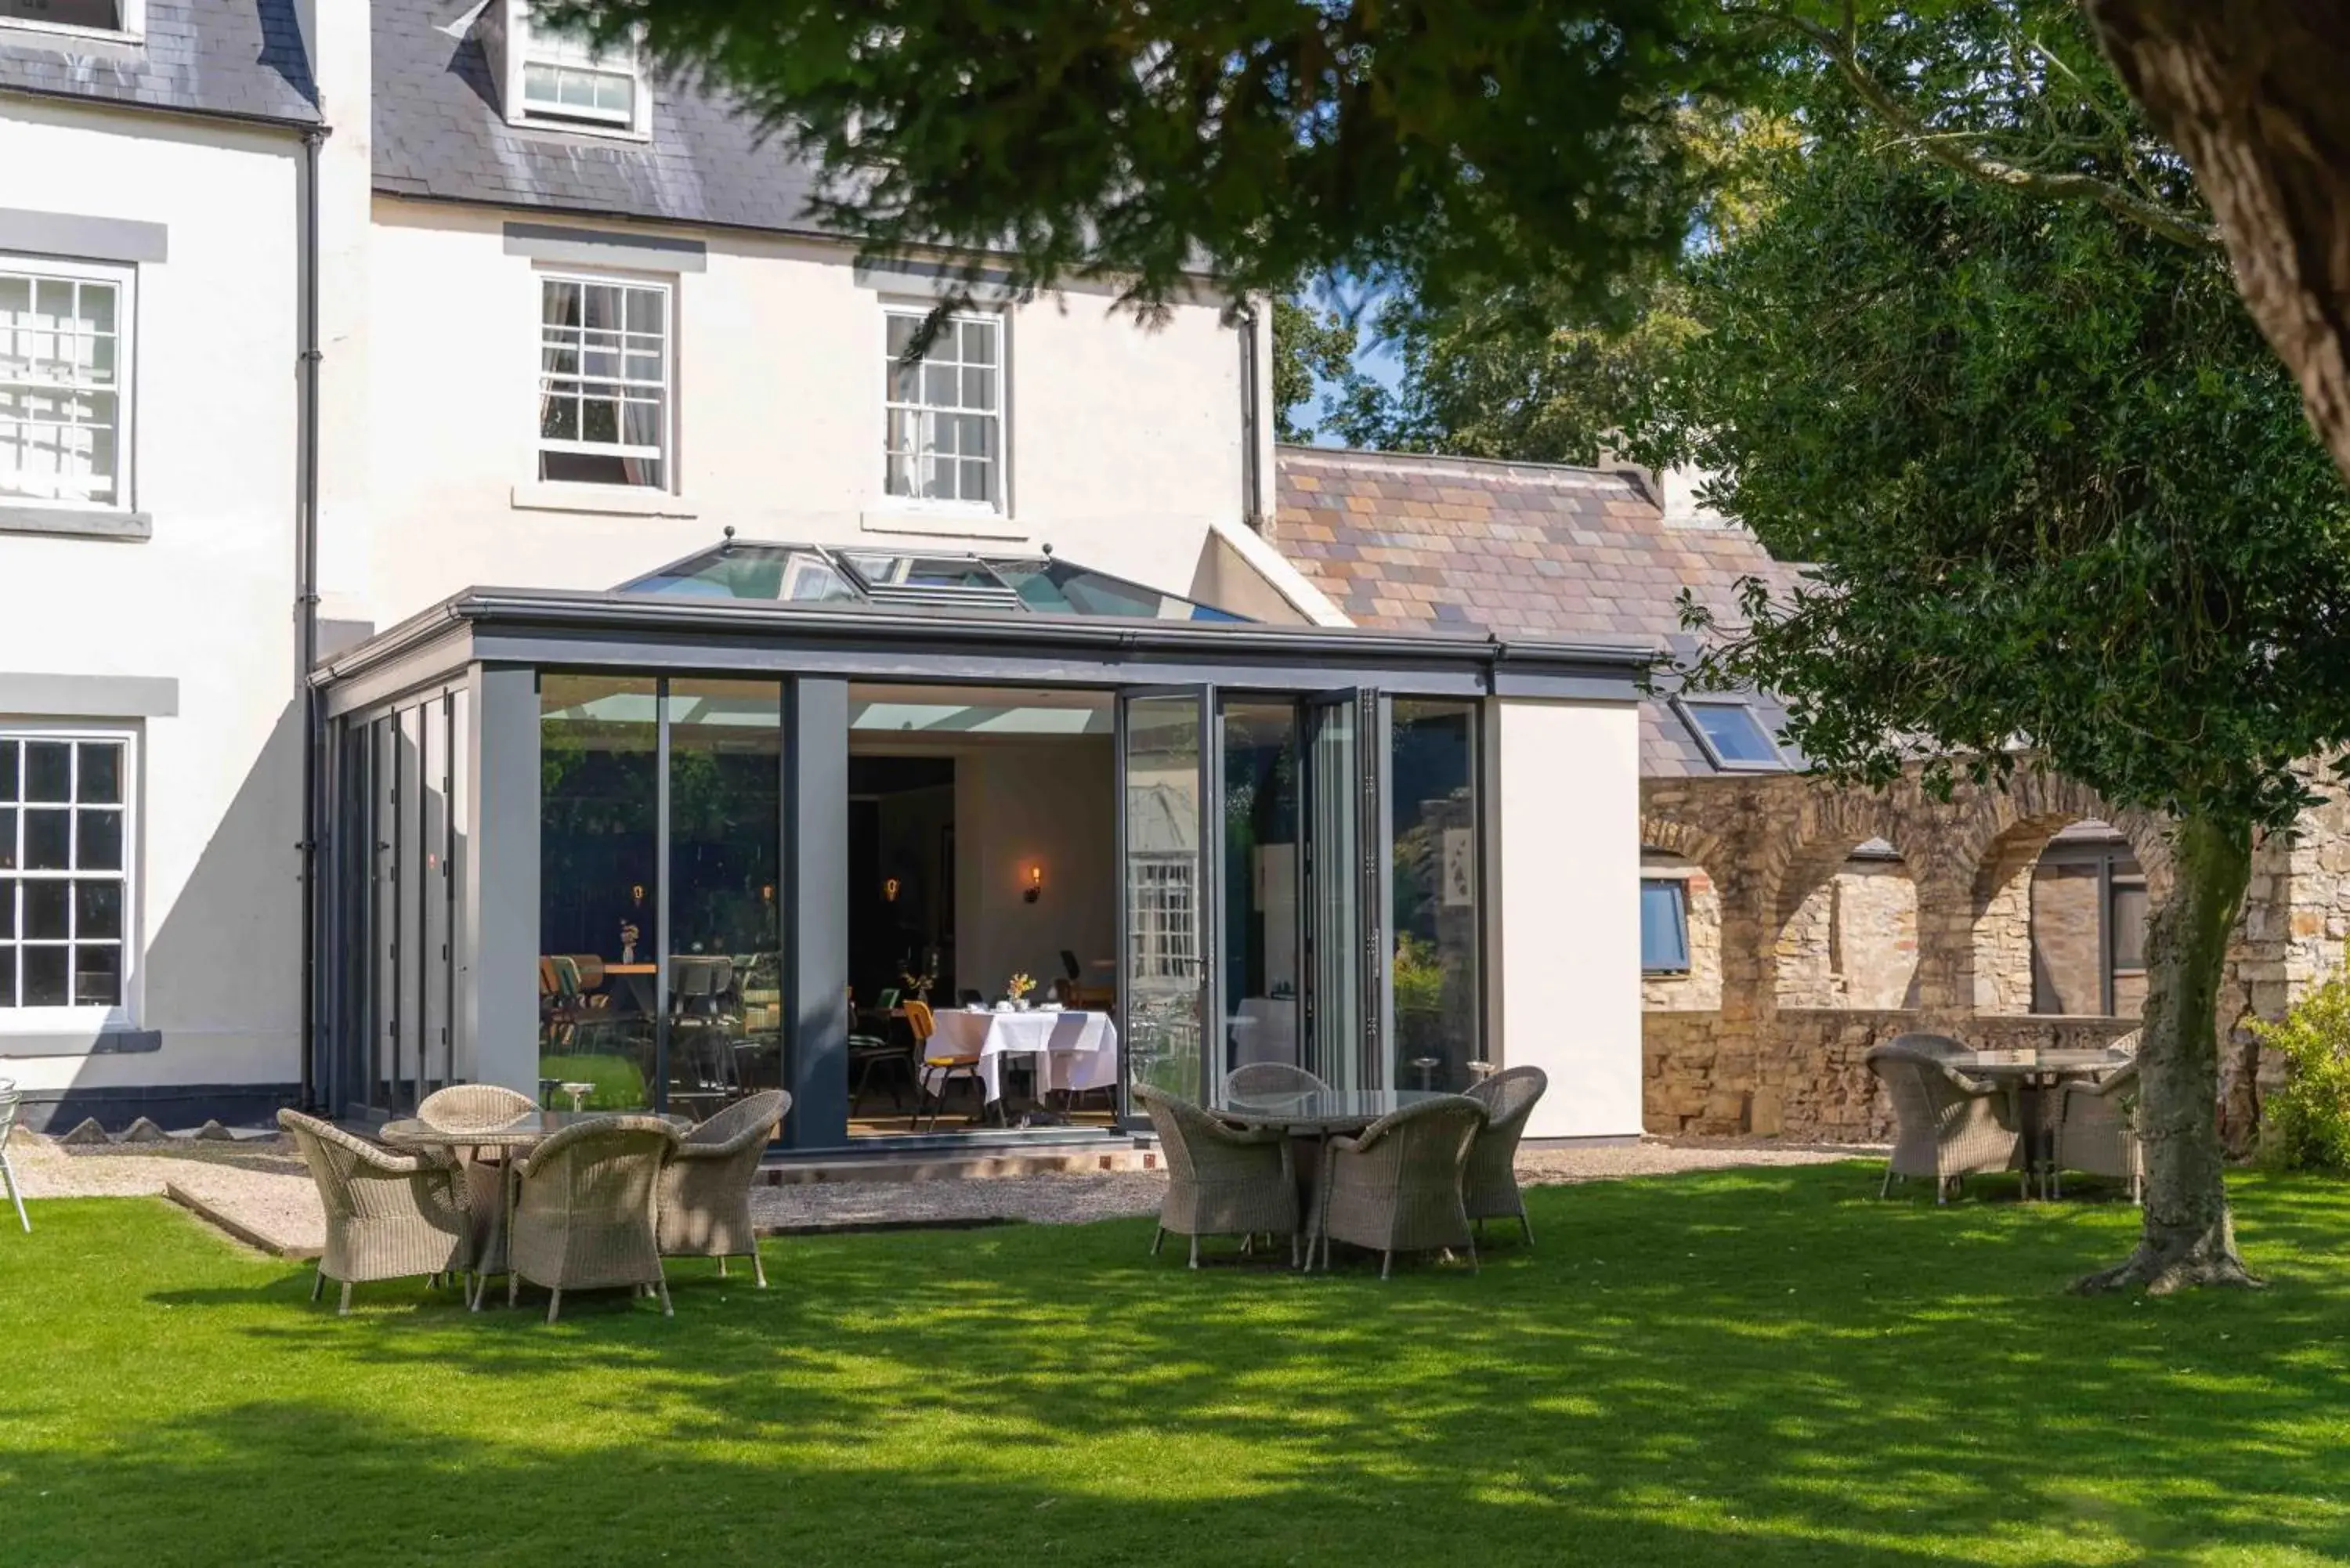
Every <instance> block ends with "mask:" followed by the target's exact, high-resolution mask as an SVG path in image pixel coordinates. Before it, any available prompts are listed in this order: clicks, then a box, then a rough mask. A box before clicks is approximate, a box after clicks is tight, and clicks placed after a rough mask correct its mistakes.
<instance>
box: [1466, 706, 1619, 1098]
mask: <svg viewBox="0 0 2350 1568" xmlns="http://www.w3.org/2000/svg"><path fill="white" fill-rule="evenodd" d="M1486 712H1487V717H1488V719H1489V733H1490V735H1491V737H1492V739H1491V742H1490V744H1491V751H1490V752H1489V753H1488V756H1489V763H1490V766H1491V770H1492V789H1491V794H1490V800H1491V802H1492V824H1491V826H1490V827H1489V833H1490V834H1491V840H1490V842H1491V845H1492V852H1490V853H1489V854H1488V855H1487V857H1486V859H1487V864H1488V866H1489V867H1490V869H1491V875H1490V880H1489V886H1488V888H1487V898H1488V918H1489V919H1491V920H1492V933H1491V937H1490V940H1489V942H1488V950H1489V951H1490V952H1491V953H1492V955H1493V960H1494V963H1493V967H1494V970H1495V974H1494V977H1493V985H1494V992H1493V1001H1492V1017H1493V1019H1494V1021H1495V1024H1496V1029H1497V1033H1499V1036H1500V1054H1501V1060H1502V1063H1503V1065H1505V1066H1511V1067H1523V1066H1535V1067H1540V1068H1542V1069H1543V1070H1544V1072H1546V1073H1548V1074H1549V1075H1550V1092H1549V1093H1548V1094H1547V1095H1545V1096H1544V1097H1543V1101H1542V1104H1541V1105H1540V1106H1538V1107H1536V1109H1535V1111H1534V1120H1533V1121H1532V1122H1531V1123H1529V1124H1528V1126H1527V1127H1526V1135H1527V1136H1528V1137H1638V1136H1639V1133H1640V935H1639V921H1638V918H1637V917H1638V909H1639V886H1640V829H1639V815H1640V770H1639V714H1638V709H1636V708H1634V707H1632V706H1631V705H1629V704H1615V705H1601V704H1578V703H1564V702H1536V701H1519V700H1514V699H1509V700H1497V701H1492V702H1489V703H1488V704H1487V705H1486Z"/></svg>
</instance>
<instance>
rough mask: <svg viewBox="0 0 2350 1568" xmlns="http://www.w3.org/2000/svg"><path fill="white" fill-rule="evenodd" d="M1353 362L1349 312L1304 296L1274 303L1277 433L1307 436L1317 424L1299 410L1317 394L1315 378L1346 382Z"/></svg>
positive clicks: (1291, 437)
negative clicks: (1332, 308) (1315, 391)
mask: <svg viewBox="0 0 2350 1568" xmlns="http://www.w3.org/2000/svg"><path fill="white" fill-rule="evenodd" d="M1354 367H1355V328H1354V327H1353V326H1352V324H1350V323H1349V322H1348V321H1347V318H1346V317H1345V316H1343V315H1341V314H1340V313H1339V312H1337V311H1335V310H1327V309H1324V308H1322V307H1320V306H1316V305H1315V304H1314V303H1313V302H1312V301H1311V300H1309V299H1307V298H1305V296H1302V295H1296V294H1287V295H1283V296H1281V297H1279V298H1277V299H1275V300H1274V302H1273V435H1274V440H1275V441H1312V440H1313V439H1314V427H1313V426H1312V425H1310V424H1307V423H1305V421H1303V420H1301V419H1299V418H1297V417H1296V414H1295V410H1296V409H1297V408H1298V407H1299V405H1301V404H1303V403H1305V402H1306V401H1307V400H1309V399H1311V398H1312V397H1313V396H1314V389H1315V384H1316V382H1317V381H1344V380H1345V379H1347V376H1348V375H1349V374H1350V373H1351V372H1352V371H1353V369H1354Z"/></svg>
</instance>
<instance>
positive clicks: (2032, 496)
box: [1647, 6, 2350, 825]
mask: <svg viewBox="0 0 2350 1568" xmlns="http://www.w3.org/2000/svg"><path fill="white" fill-rule="evenodd" d="M1987 9H2000V10H2001V11H2002V15H2004V14H2005V10H2004V8H1987V7H1983V6H1970V7H1961V8H1959V9H1958V10H1956V11H1954V12H1950V13H1936V14H1935V15H1937V16H1944V17H1945V18H1946V20H1945V22H1944V24H1943V32H1942V33H1941V34H1940V35H1939V39H1940V41H1939V43H1936V42H1935V41H1934V39H1932V38H1929V37H1926V36H1924V35H1923V34H1921V33H1920V32H1919V29H1920V28H1922V27H1924V26H1925V24H1923V23H1920V24H1918V25H1917V26H1911V27H1908V31H1907V32H1905V34H1904V47H1906V48H1908V49H1910V50H1911V51H1912V52H1913V53H1917V54H1921V55H1924V56H1929V57H1933V58H1936V59H1939V60H1941V61H1942V62H1943V63H1942V64H1941V65H1940V66H1938V67H1936V68H1937V69H1938V70H1940V71H1943V72H1945V73H1950V72H1960V71H1962V70H1963V68H1964V67H1965V66H1966V64H1967V62H1969V61H1970V60H1975V59H1976V58H1977V57H1978V54H1979V41H1978V40H1977V38H1976V30H1978V29H1979V27H1980V26H1981V15H1980V14H1981V13H1982V12H1983V11H1985V10H1987ZM2036 23H2037V25H2039V26H2042V29H2043V36H2047V37H2050V38H2057V37H2058V36H2060V34H2061V36H2062V39H2063V47H2062V48H2061V49H2058V48H2056V46H2054V45H2053V44H2052V46H2051V47H2052V49H2054V50H2055V52H2057V53H2059V54H2077V55H2082V56H2084V57H2085V55H2086V51H2087V48H2088V45H2087V42H2086V39H2085V34H2084V33H2083V32H2082V30H2081V24H2080V22H2079V19H2078V18H2077V16H2074V13H2073V12H2072V11H2071V9H2070V8H2069V7H2064V8H2048V7H2042V8H2039V11H2038V12H2037V13H2036ZM1905 26H1906V25H1905ZM2090 64H2092V65H2094V61H2093V60H2091V61H2090ZM1920 68H1921V69H1922V68H1923V67H1920ZM2104 80H2105V86H2104V87H2103V88H2099V89H2098V97H2097V98H2096V100H2095V103H2094V104H2093V105H2090V106H2087V107H2083V106H2082V105H2081V104H2080V102H2079V101H2078V100H2079V98H2080V94H2081V93H2082V92H2083V91H2084V90H2086V89H2085V88H2083V87H2082V86H2081V84H2080V83H2079V82H2078V81H2076V80H2075V79H2074V78H2071V77H2056V76H2052V75H2050V74H2048V73H2043V74H2042V75H2041V76H2040V77H2037V78H2034V77H2033V76H2032V74H2031V73H2029V72H2022V73H2019V74H2017V75H2016V76H2015V77H2014V78H2012V79H2010V80H2008V81H2007V83H2006V87H2005V97H2003V98H2002V99H2000V101H1999V102H1998V103H1996V104H1992V105H1991V106H1988V107H1984V108H1982V109H1981V112H1983V113H1997V114H2004V115H2008V116H2011V117H2013V118H2015V119H2019V120H2022V119H2031V118H2033V117H2034V116H2039V117H2042V118H2043V119H2046V120H2047V122H2048V123H2049V124H2050V125H2052V126H2054V127H2057V128H2060V129H2061V127H2062V126H2063V125H2064V124H2065V123H2067V122H2068V117H2076V116H2081V115H2087V114H2090V113H2092V112H2094V113H2095V114H2096V115H2101V116H2114V117H2126V116H2129V115H2131V114H2132V112H2133V111H2132V109H2131V108H2130V106H2129V104H2128V102H2127V100H2126V99H2125V98H2123V97H2122V95H2121V93H2120V89H2119V88H2118V87H2117V86H2115V85H2113V84H2112V82H2111V78H2110V77H2106V78H2104ZM2034 81H2039V82H2041V83H2042V84H2043V86H2042V88H2040V89H2039V90H2038V92H2037V94H2036V95H2035V91H2034V89H2033V82H2034ZM2052 83H2053V84H2054V85H2049V84H2052ZM1794 107H1800V108H1802V109H1804V123H1805V124H1806V126H1807V127H1808V128H1809V130H1811V132H1812V135H1811V138H1810V140H1807V142H1806V143H1805V144H1804V146H1802V147H1801V148H1800V149H1798V150H1795V151H1789V152H1787V153H1784V154H1783V155H1781V156H1779V157H1778V158H1776V159H1775V160H1774V161H1772V163H1771V164H1770V166H1769V168H1768V170H1767V173H1766V177H1767V179H1768V181H1769V185H1770V191H1769V200H1768V201H1767V202H1765V203H1764V204H1763V215H1762V216H1761V217H1760V219H1759V220H1758V221H1757V223H1755V224H1754V226H1753V227H1752V229H1751V230H1750V231H1748V232H1747V233H1745V234H1742V235H1740V236H1738V237H1737V238H1736V239H1734V240H1733V241H1732V242H1731V243H1730V244H1727V245H1725V246H1723V247H1722V248H1721V250H1720V251H1719V252H1718V253H1716V254H1711V255H1710V256H1708V257H1706V258H1703V259H1702V260H1701V261H1700V262H1699V263H1698V264H1697V265H1695V266H1694V268H1693V269H1692V272H1693V276H1692V282H1691V303H1692V308H1693V310H1694V312H1695V314H1696V315H1697V316H1698V317H1699V318H1700V319H1701V320H1702V321H1704V323H1705V324H1706V327H1707V330H1706V331H1705V332H1704V333H1703V334H1702V335H1701V336H1700V337H1698V338H1696V339H1695V341H1694V342H1693V343H1692V344H1691V345H1690V348H1689V351H1688V352H1687V353H1686V354H1685V355H1683V356H1682V357H1681V359H1680V362H1679V364H1678V366H1677V367H1676V368H1675V370H1674V373H1673V375H1672V376H1671V378H1670V379H1669V383H1668V384H1667V385H1666V387H1665V388H1664V389H1663V391H1662V394H1661V398H1660V401H1661V403H1662V418H1661V420H1660V421H1659V423H1658V424H1657V425H1656V426H1654V427H1652V429H1654V430H1656V431H1661V432H1663V433H1664V434H1665V435H1666V436H1667V438H1668V439H1666V440H1664V441H1659V442H1656V443H1654V444H1653V445H1651V446H1650V447H1649V448H1648V452H1647V455H1648V456H1649V457H1650V458H1651V459H1652V460H1670V459H1672V458H1676V457H1680V458H1690V459H1694V460H1695V461H1696V462H1698V463H1699V464H1700V466H1701V467H1703V468H1705V469H1707V470H1709V471H1711V472H1712V473H1713V474H1715V475H1716V476H1717V479H1716V482H1715V483H1714V484H1713V485H1712V487H1711V498H1712V499H1713V500H1714V501H1715V502H1716V503H1717V504H1720V505H1721V507H1722V509H1723V510H1725V511H1727V512H1729V513H1730V514H1732V515H1734V516H1736V517H1738V518H1740V519H1741V520H1742V521H1743V522H1745V523H1746V524H1748V525H1750V526H1751V527H1752V528H1753V529H1754V531H1755V532H1756V533H1757V534H1758V535H1760V536H1761V537H1762V539H1763V542H1764V543H1765V544H1766V545H1768V546H1769V547H1770V548H1771V550H1772V552H1773V554H1774V555H1775V556H1778V557H1779V558H1780V559H1782V560H1786V561H1803V562H1812V563H1815V564H1816V565H1815V566H1814V570H1813V573H1812V576H1811V577H1810V579H1809V580H1808V581H1807V582H1806V583H1805V584H1804V586H1803V587H1801V589H1800V590H1799V591H1798V592H1797V593H1796V594H1795V595H1794V597H1792V598H1791V599H1784V600H1777V601H1773V600H1772V599H1770V598H1768V597H1765V596H1764V594H1763V591H1762V588H1761V586H1760V585H1750V586H1749V587H1750V590H1751V591H1750V592H1749V594H1748V596H1747V599H1746V603H1745V610H1746V612H1747V621H1748V624H1746V625H1744V626H1717V627H1716V628H1715V629H1716V630H1717V631H1719V632H1720V633H1721V635H1722V640H1721V642H1720V643H1719V644H1718V645H1717V646H1716V647H1715V649H1713V651H1712V652H1711V654H1710V655H1709V656H1708V657H1707V658H1706V659H1704V660H1703V661H1702V663H1701V664H1700V667H1699V669H1698V670H1696V671H1695V674H1696V676H1697V677H1698V678H1699V679H1700V680H1705V681H1710V682H1719V683H1727V684H1745V683H1752V684H1758V685H1762V686H1765V687H1768V688H1770V689H1772V690H1773V691H1778V692H1780V693H1782V694H1783V696H1784V697H1785V698H1786V699H1787V700H1788V707H1789V714H1790V718H1789V724H1788V729H1789V732H1790V735H1791V738H1792V739H1793V740H1794V741H1795V742H1797V743H1798V744H1799V745H1800V746H1801V747H1802V748H1803V750H1804V753H1806V754H1808V755H1809V756H1810V757H1811V758H1812V759H1813V761H1814V763H1818V764H1820V765H1822V766H1823V767H1824V768H1825V769H1827V770H1828V771H1831V772H1833V773H1835V774H1839V775H1843V776H1846V777H1849V778H1857V779H1861V780H1864V781H1870V782H1876V781H1881V780H1884V779H1886V778H1887V777H1889V776H1890V775H1891V774H1893V773H1894V772H1895V771H1896V770H1897V769H1898V766H1899V765H1900V764H1901V763H1903V762H1904V761H1905V760H1906V759H1908V758H1909V757H1913V756H1916V755H1918V754H1919V753H1926V754H1928V755H1929V756H1930V757H1932V758H1934V759H1936V763H1935V765H1936V767H1937V769H1938V770H1939V771H1940V772H1941V774H1942V776H1949V775H1950V774H1952V773H1959V772H1964V773H1968V774H1974V775H1977V776H1981V777H1985V778H1992V777H1998V776H2001V775H2002V774H2003V773H2004V771H2005V770H2006V769H2007V768H2008V767H2009V766H2011V765H2012V754H2013V753H2012V747H2013V745H2014V743H2015V742H2018V741H2019V740H2020V741H2022V742H2028V743H2029V744H2030V745H2031V746H2033V748H2035V749H2036V750H2037V751H2038V752H2039V753H2041V755H2042V756H2043V757H2044V758H2045V760H2046V761H2047V762H2048V763H2050V764H2051V765H2053V766H2054V768H2056V769H2057V770H2059V771H2061V772H2063V773H2065V774H2070V775H2072V776H2073V777H2074V778H2077V779H2080V780H2082V781H2084V782H2085V783H2087V784H2090V785H2092V786H2094V787H2095V788H2096V789H2097V790H2098V791H2099V792H2100V793H2101V794H2104V795H2105V796H2106V799H2108V800H2109V801H2112V802H2114V803H2116V805H2140V806H2147V807H2152V808H2156V809H2160V810H2167V811H2171V812H2174V813H2180V814H2197V815H2205V816H2208V817H2210V818H2211V819H2212V820H2215V821H2220V822H2227V823H2233V824H2239V825H2250V824H2253V823H2265V824H2272V825H2273V824H2279V823H2282V822H2287V821H2289V820H2290V819H2291V818H2292V816H2293V812H2294V810H2295V809H2296V807H2297V806H2298V805H2300V804H2301V802H2302V801H2303V799H2304V798H2305V793H2306V792H2305V788H2304V785H2303V782H2302V780H2301V779H2300V778H2299V777H2298V776H2296V775H2295V774H2294V773H2293V763H2294V762H2295V761H2296V760H2297V759H2301V758H2305V757H2308V756H2311V755H2313V754H2319V753H2332V752H2334V751H2335V750H2337V749H2338V748H2339V746H2340V745H2341V743H2342V742H2343V741H2344V739H2345V732H2350V707H2345V705H2344V704H2343V703H2342V702H2341V701H2339V700H2338V698H2337V697H2336V695H2335V694H2336V693H2338V692H2339V691H2342V690H2343V689H2344V688H2345V685H2350V622H2345V619H2344V618H2343V616H2342V614H2341V607H2342V606H2343V605H2345V604H2350V500H2345V496H2344V494H2343V493H2342V489H2341V485H2340V482H2339V480H2338V478H2337V477H2336V476H2335V474H2334V471H2333V467H2332V465H2331V463H2330V462H2328V461H2327V459H2326V456H2325V454H2324V452H2322V451H2321V450H2320V449H2319V447H2318V446H2317V444H2316V442H2315V441H2314V440H2313V439H2312V437H2311V435H2310V432H2309V430H2308V427H2307V425H2306V423H2305V421H2304V420H2303V415H2302V409H2301V401H2300V398H2299V394H2298V391H2297V389H2295V388H2294V386H2293V384H2292V382H2291V381H2290V380H2289V379H2287V378H2286V376H2285V375H2284V373H2283V372H2282V370H2281V369H2279V368H2278V366H2277V364H2276V363H2275V361H2274V359H2273V358H2272V357H2271V355H2270V353H2269V351H2268V349H2267V346H2266V345H2265V344H2264V343H2263V342H2262V339H2261V337H2260V336H2259V334H2258V333H2257V332H2256V331H2255V330H2254V328H2253V326H2252V324H2251V320H2250V319H2249V318H2248V317H2246V315H2245V314H2244V311H2243V309H2242V307H2241V304H2240V303H2239V302H2238V300H2237V297H2236V295H2235V291H2234V286H2233V282H2232V279H2231V278H2230V275H2229V272H2228V269H2227V266H2226V265H2225V262H2224V259H2222V258H2220V257H2219V256H2217V255H2215V254H2211V253H2209V252H2206V251H2202V250H2199V249H2195V248H2190V247H2188V246H2183V245H2180V244H2175V243H2172V242H2171V241H2169V240H2167V239H2164V238H2161V237H2159V236H2158V235H2157V234H2154V233H2153V232H2152V231H2150V230H2148V229H2147V228H2146V227H2145V226H2143V225H2140V224H2137V223H2127V222H2123V221H2120V220H2117V219H2116V217H2115V216H2114V215H2113V214H2111V213H2108V212H2106V211H2105V210H2104V209H2102V208H2100V207H2098V206H2095V205H2092V204H2088V203H2081V202H2050V201H2047V200H2044V199H2041V198H2038V197H2035V196H2033V195H2031V194H2028V193H2023V192H2016V191H2012V190H2010V189H2008V188H2005V187H2002V186H1999V185H1995V184H1991V183H1988V182H1982V181H1979V180H1975V179H1971V178H1969V177H1967V176H1965V175H1962V174H1960V173H1958V172H1954V171H1950V170H1947V169H1945V168H1942V167H1940V166H1939V165H1937V164H1934V163H1932V162H1929V161H1924V160H1921V159H1917V158H1913V157H1909V156H1908V155H1906V154H1905V153H1902V152H1900V151H1888V150H1887V146H1886V142H1885V138H1884V136H1883V134H1882V132H1881V130H1879V128H1878V127H1877V123H1876V122H1875V120H1874V119H1872V117H1871V116H1870V114H1869V112H1868V111H1867V110H1866V109H1863V108H1861V107H1859V106H1856V105H1855V104H1854V103H1853V102H1852V101H1851V100H1850V99H1848V98H1847V97H1846V96H1845V95H1844V93H1843V92H1842V90H1841V88H1837V87H1836V86H1835V85H1834V84H1833V83H1831V84H1830V85H1829V86H1827V87H1826V88H1823V89H1822V90H1820V91H1819V92H1818V93H1817V94H1816V95H1815V97H1814V99H1813V100H1812V101H1811V102H1809V103H1808V104H1804V105H1799V106H1794ZM2049 133H2050V134H2054V133H2055V132H2054V130H2051V131H2050V132H2049ZM2082 156H2083V158H2084V159H2085V160H2088V161H2094V159H2095V142H2094V140H2092V139H2085V140H2084V151H2083V154H2082ZM1692 614H1693V617H1694V618H1696V619H1698V620H1699V621H1700V622H1703V621H1704V620H1705V619H1706V618H1704V617H1703V616H1702V615H1699V614H1697V613H1696V612H1694V611H1693V612H1692Z"/></svg>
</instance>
